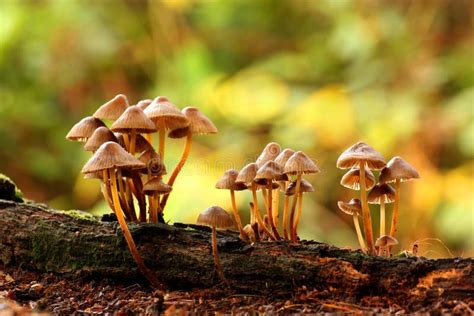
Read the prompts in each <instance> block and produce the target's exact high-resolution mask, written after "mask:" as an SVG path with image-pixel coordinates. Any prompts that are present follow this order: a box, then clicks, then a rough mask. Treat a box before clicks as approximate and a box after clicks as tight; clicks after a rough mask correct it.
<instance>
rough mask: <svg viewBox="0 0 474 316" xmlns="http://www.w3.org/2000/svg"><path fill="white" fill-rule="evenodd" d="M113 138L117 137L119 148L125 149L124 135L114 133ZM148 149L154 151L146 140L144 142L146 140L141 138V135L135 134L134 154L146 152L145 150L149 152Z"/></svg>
mask: <svg viewBox="0 0 474 316" xmlns="http://www.w3.org/2000/svg"><path fill="white" fill-rule="evenodd" d="M148 135H150V134H148ZM115 136H116V137H117V139H118V143H119V144H120V146H122V147H123V148H125V149H127V147H126V146H125V140H124V134H121V133H115ZM125 136H126V135H125ZM150 149H151V150H154V149H153V146H152V145H151V143H150V142H148V140H146V138H145V137H143V136H142V135H141V134H137V139H136V141H135V152H136V153H143V152H144V151H147V150H150Z"/></svg>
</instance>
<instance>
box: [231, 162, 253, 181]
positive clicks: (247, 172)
mask: <svg viewBox="0 0 474 316" xmlns="http://www.w3.org/2000/svg"><path fill="white" fill-rule="evenodd" d="M257 170H258V166H257V163H255V162H251V163H249V164H248V165H246V166H245V167H243V168H242V170H240V172H239V174H238V175H237V178H236V179H235V182H236V183H252V181H253V180H254V179H255V176H256V175H257Z"/></svg>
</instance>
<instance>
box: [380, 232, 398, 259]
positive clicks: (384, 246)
mask: <svg viewBox="0 0 474 316" xmlns="http://www.w3.org/2000/svg"><path fill="white" fill-rule="evenodd" d="M394 245H398V240H397V239H396V238H395V237H392V236H389V235H383V236H380V237H379V238H377V240H376V241H375V246H376V247H378V248H379V252H378V253H377V255H379V256H380V255H382V256H384V255H385V256H386V257H390V251H389V248H390V247H392V246H394Z"/></svg>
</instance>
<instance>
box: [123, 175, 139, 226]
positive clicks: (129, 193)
mask: <svg viewBox="0 0 474 316" xmlns="http://www.w3.org/2000/svg"><path fill="white" fill-rule="evenodd" d="M132 186H133V183H132V181H131V180H130V179H128V178H125V194H126V196H127V200H128V207H129V209H130V216H131V219H132V221H134V222H136V221H137V214H136V213H135V204H134V203H133V195H132V189H131V187H132Z"/></svg>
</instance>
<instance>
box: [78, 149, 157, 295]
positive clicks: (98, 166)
mask: <svg viewBox="0 0 474 316" xmlns="http://www.w3.org/2000/svg"><path fill="white" fill-rule="evenodd" d="M143 167H144V163H143V162H141V161H140V160H138V159H137V158H135V157H133V156H132V155H130V154H129V153H128V152H126V151H125V150H124V149H123V148H122V147H121V146H120V145H119V144H117V143H115V142H106V143H104V144H102V146H100V147H99V149H98V150H97V151H96V152H95V154H94V155H93V156H92V157H91V158H90V159H89V161H87V163H86V164H85V165H84V167H83V168H82V173H94V172H99V171H102V172H103V174H104V179H108V181H110V187H111V193H112V200H113V205H114V211H115V215H117V219H118V222H119V224H120V228H121V229H122V232H123V234H124V236H125V240H126V241H127V244H128V247H129V249H130V252H131V253H132V256H133V258H134V259H135V262H136V263H137V265H138V267H139V268H140V270H141V271H142V273H143V275H144V276H145V277H146V278H147V279H148V280H149V281H150V283H151V284H152V285H153V286H157V287H161V285H160V284H159V283H158V281H157V280H156V278H155V277H154V276H153V275H152V274H151V273H150V271H149V270H148V268H147V267H146V266H145V263H144V262H143V260H142V258H141V256H140V254H139V253H138V250H137V247H136V245H135V242H134V240H133V237H132V235H131V234H130V231H129V229H128V226H127V222H126V221H125V218H124V213H123V210H122V207H121V206H120V201H119V196H118V190H117V176H116V172H117V170H120V169H123V168H126V169H139V168H143Z"/></svg>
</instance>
